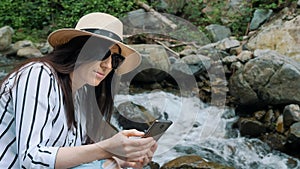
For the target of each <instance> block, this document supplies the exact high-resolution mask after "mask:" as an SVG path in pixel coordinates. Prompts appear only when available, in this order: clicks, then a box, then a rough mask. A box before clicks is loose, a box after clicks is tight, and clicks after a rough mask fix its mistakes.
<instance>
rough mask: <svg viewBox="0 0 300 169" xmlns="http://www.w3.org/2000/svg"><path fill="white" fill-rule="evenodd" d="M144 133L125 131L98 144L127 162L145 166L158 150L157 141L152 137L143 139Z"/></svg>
mask: <svg viewBox="0 0 300 169" xmlns="http://www.w3.org/2000/svg"><path fill="white" fill-rule="evenodd" d="M143 135H144V133H143V132H140V131H137V130H135V129H132V130H124V131H121V132H119V133H117V134H116V135H114V136H113V137H111V138H109V139H107V140H104V141H101V142H98V143H96V144H97V145H98V146H99V147H101V148H102V149H103V150H105V151H106V152H108V153H110V154H111V155H112V156H115V157H117V158H119V159H121V160H123V161H126V162H135V163H139V164H142V165H144V163H148V162H149V160H151V157H152V156H153V153H154V151H155V150H156V147H157V145H156V141H155V140H154V139H153V138H152V137H148V138H137V139H135V138H130V137H141V136H143Z"/></svg>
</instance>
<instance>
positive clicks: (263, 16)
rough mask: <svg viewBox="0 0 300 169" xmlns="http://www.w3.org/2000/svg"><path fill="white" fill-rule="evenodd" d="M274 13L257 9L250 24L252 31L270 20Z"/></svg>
mask: <svg viewBox="0 0 300 169" xmlns="http://www.w3.org/2000/svg"><path fill="white" fill-rule="evenodd" d="M272 13H273V11H272V10H271V9H269V10H266V9H256V10H255V12H254V14H253V18H252V20H251V23H250V30H251V31H252V30H255V29H257V28H258V27H259V26H260V25H262V24H263V23H264V22H265V21H266V20H268V19H269V18H270V17H271V15H272Z"/></svg>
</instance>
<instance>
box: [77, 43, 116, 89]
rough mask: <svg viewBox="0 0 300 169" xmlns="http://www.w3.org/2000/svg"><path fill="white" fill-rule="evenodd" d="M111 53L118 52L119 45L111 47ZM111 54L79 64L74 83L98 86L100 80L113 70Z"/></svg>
mask: <svg viewBox="0 0 300 169" xmlns="http://www.w3.org/2000/svg"><path fill="white" fill-rule="evenodd" d="M110 51H111V53H118V52H119V48H118V46H113V47H112V48H111V49H110ZM111 60H112V58H111V56H109V57H108V58H107V59H105V60H102V61H92V62H87V63H84V64H82V65H80V66H78V67H77V68H76V69H75V71H74V72H73V81H72V83H73V84H74V83H75V84H76V85H77V86H78V85H79V86H83V85H85V84H89V85H91V86H97V85H99V84H100V82H101V81H102V80H103V79H104V78H105V77H106V76H107V75H108V74H109V73H110V72H111V70H112V64H111Z"/></svg>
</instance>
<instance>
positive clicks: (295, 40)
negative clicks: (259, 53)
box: [247, 15, 300, 61]
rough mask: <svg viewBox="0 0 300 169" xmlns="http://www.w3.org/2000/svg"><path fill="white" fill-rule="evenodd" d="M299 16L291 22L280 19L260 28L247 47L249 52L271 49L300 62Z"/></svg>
mask: <svg viewBox="0 0 300 169" xmlns="http://www.w3.org/2000/svg"><path fill="white" fill-rule="evenodd" d="M299 44H300V15H299V16H297V17H295V18H294V19H292V20H289V21H285V20H283V19H282V18H280V19H278V20H276V21H273V22H272V24H270V25H267V26H265V27H263V28H262V30H261V31H260V32H259V33H258V34H257V35H255V36H253V37H252V38H251V39H250V40H249V42H248V43H247V46H248V48H249V49H251V50H255V49H271V50H275V51H277V52H279V53H280V54H282V55H286V56H288V57H291V58H293V59H295V60H297V61H300V48H299Z"/></svg>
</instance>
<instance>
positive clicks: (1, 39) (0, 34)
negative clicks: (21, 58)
mask: <svg viewBox="0 0 300 169" xmlns="http://www.w3.org/2000/svg"><path fill="white" fill-rule="evenodd" d="M13 34H14V30H13V29H12V28H11V27H10V26H4V27H2V28H0V51H4V50H6V49H8V48H9V47H10V45H11V42H12V36H13Z"/></svg>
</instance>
